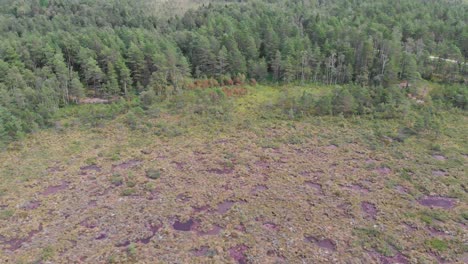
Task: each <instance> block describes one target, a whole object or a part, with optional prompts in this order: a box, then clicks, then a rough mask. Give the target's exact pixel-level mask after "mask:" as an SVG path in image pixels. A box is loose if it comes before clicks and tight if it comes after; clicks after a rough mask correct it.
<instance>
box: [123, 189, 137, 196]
mask: <svg viewBox="0 0 468 264" xmlns="http://www.w3.org/2000/svg"><path fill="white" fill-rule="evenodd" d="M135 193H136V190H135V189H132V188H128V189H125V190H123V191H122V192H121V193H120V194H121V195H122V196H131V195H133V194H135Z"/></svg>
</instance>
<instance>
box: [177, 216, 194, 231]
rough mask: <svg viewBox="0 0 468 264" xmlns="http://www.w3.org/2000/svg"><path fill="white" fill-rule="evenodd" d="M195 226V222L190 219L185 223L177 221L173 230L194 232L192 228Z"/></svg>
mask: <svg viewBox="0 0 468 264" xmlns="http://www.w3.org/2000/svg"><path fill="white" fill-rule="evenodd" d="M194 224H195V221H193V219H189V220H187V221H185V222H183V221H179V220H176V221H175V222H174V224H173V225H172V228H174V230H177V231H184V232H187V231H191V230H192V227H193V226H194Z"/></svg>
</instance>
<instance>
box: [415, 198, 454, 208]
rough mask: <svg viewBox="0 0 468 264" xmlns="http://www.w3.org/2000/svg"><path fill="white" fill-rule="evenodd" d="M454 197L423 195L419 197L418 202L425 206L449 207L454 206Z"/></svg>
mask: <svg viewBox="0 0 468 264" xmlns="http://www.w3.org/2000/svg"><path fill="white" fill-rule="evenodd" d="M455 201H456V200H455V199H453V198H448V197H442V196H425V197H423V198H421V199H419V201H418V202H419V204H421V205H423V206H427V207H439V208H443V209H450V208H452V207H454V206H455Z"/></svg>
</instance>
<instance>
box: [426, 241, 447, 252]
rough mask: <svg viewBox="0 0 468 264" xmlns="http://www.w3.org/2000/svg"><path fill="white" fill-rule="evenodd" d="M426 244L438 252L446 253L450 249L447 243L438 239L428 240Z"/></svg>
mask: <svg viewBox="0 0 468 264" xmlns="http://www.w3.org/2000/svg"><path fill="white" fill-rule="evenodd" d="M426 244H427V245H428V246H429V247H431V248H433V249H435V250H437V251H445V250H446V249H447V248H448V245H447V243H446V242H445V241H443V240H440V239H438V238H434V239H430V240H427V241H426Z"/></svg>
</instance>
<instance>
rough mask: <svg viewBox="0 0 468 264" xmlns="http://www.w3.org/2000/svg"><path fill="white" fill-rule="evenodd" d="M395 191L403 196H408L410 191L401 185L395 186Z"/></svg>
mask: <svg viewBox="0 0 468 264" xmlns="http://www.w3.org/2000/svg"><path fill="white" fill-rule="evenodd" d="M395 190H396V191H397V192H399V193H401V194H407V193H408V189H407V188H406V187H403V186H401V185H397V186H395Z"/></svg>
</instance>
